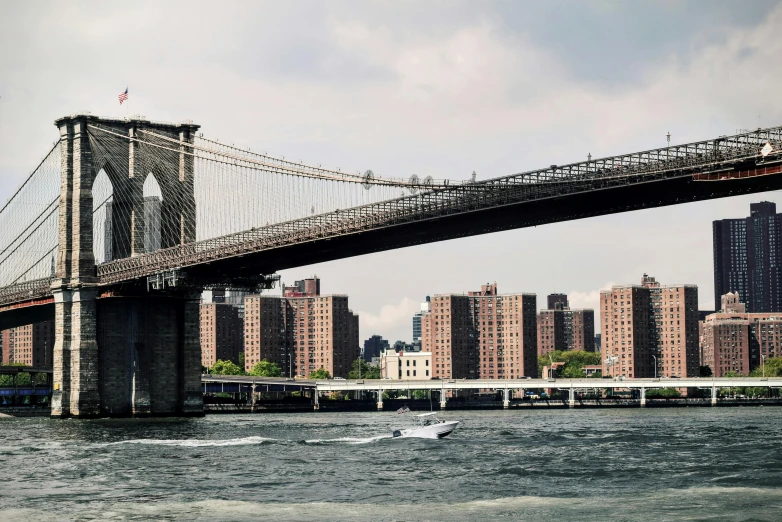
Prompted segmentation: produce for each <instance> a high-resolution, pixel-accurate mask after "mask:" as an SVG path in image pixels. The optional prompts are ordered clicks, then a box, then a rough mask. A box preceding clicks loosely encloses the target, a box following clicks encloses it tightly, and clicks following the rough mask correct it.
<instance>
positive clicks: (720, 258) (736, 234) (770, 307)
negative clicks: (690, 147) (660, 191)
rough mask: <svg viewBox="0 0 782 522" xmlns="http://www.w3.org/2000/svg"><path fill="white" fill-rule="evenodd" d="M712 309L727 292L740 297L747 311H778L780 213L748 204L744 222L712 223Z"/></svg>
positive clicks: (781, 306)
mask: <svg viewBox="0 0 782 522" xmlns="http://www.w3.org/2000/svg"><path fill="white" fill-rule="evenodd" d="M712 230H713V241H714V245H713V246H714V309H715V310H719V309H720V297H721V296H722V295H724V294H727V293H729V292H734V293H738V294H739V296H742V297H744V299H745V301H744V302H745V303H746V304H747V311H748V312H750V313H759V312H782V281H781V280H780V268H779V267H780V264H781V263H782V245H780V241H782V214H777V213H776V204H774V203H771V202H769V201H762V202H759V203H752V204H751V205H750V215H749V217H747V218H744V219H722V220H719V221H714V222H713V224H712Z"/></svg>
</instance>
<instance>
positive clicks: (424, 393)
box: [410, 390, 431, 399]
mask: <svg viewBox="0 0 782 522" xmlns="http://www.w3.org/2000/svg"><path fill="white" fill-rule="evenodd" d="M430 393H431V390H413V391H412V392H410V395H412V396H413V399H428V398H429V394H430Z"/></svg>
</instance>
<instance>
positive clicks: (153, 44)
mask: <svg viewBox="0 0 782 522" xmlns="http://www.w3.org/2000/svg"><path fill="white" fill-rule="evenodd" d="M0 12H2V16H0V44H2V45H0V180H2V181H0V199H2V200H5V199H7V198H8V197H9V196H10V195H11V194H12V192H13V191H14V190H15V189H16V188H17V187H18V185H19V184H20V183H21V181H22V180H23V179H24V177H26V176H27V175H28V174H29V172H30V171H31V169H32V168H34V166H35V165H36V164H37V162H38V161H39V160H40V159H41V157H42V156H43V155H44V154H45V153H46V151H47V150H48V148H49V147H50V146H51V144H52V143H53V142H54V141H55V140H56V138H57V135H56V131H55V128H54V126H53V125H52V122H53V121H54V119H55V118H57V117H59V116H63V115H66V114H71V113H74V112H78V111H83V110H88V111H91V112H92V113H93V114H99V115H105V116H123V115H124V109H123V108H120V106H119V105H118V103H117V95H118V94H119V92H120V91H122V90H124V88H125V87H126V86H128V87H129V89H130V93H131V102H132V108H131V110H132V111H133V112H134V113H140V114H143V115H145V116H147V117H148V118H151V119H155V120H171V121H181V120H184V119H192V120H193V121H195V122H197V123H199V124H201V125H202V130H203V131H204V134H206V135H209V136H214V137H219V138H222V139H225V140H229V141H233V142H235V143H236V144H237V145H242V146H250V147H253V149H255V150H258V149H263V150H267V151H269V152H270V153H275V154H277V155H284V156H286V157H296V158H300V159H301V160H303V161H304V162H305V163H321V164H323V165H329V166H333V167H341V168H343V169H348V170H353V171H355V170H362V171H363V170H365V169H367V168H371V169H372V170H374V171H376V172H382V173H385V174H387V175H393V176H401V177H408V176H409V175H410V174H412V173H417V174H418V175H432V176H433V177H435V178H452V179H463V178H467V177H469V175H470V173H471V172H472V171H476V172H477V174H478V177H479V178H488V177H495V176H500V175H504V174H510V173H515V172H520V171H524V170H532V169H535V168H540V167H545V166H547V165H550V164H552V163H556V164H564V163H568V162H572V161H579V160H583V159H586V156H587V154H589V153H591V154H592V156H593V157H600V156H609V155H614V154H620V153H627V152H633V151H637V150H645V149H649V148H653V147H658V146H664V145H665V135H666V133H667V132H670V133H671V135H672V142H674V143H679V142H687V141H693V140H698V139H707V138H712V137H716V136H718V135H721V134H729V133H733V132H735V131H736V130H737V129H748V128H755V127H758V126H774V125H782V107H780V104H779V92H780V88H781V87H780V86H781V85H782V69H780V67H779V56H780V55H782V33H781V32H780V31H779V28H780V27H782V4H781V3H780V2H778V1H767V0H752V1H746V2H736V1H721V0H703V1H684V2H673V1H656V2H626V1H616V2H609V1H593V2H575V1H553V0H547V1H538V2H524V1H520V0H518V1H506V2H488V1H486V2H476V1H469V2H468V1H464V2H461V1H457V0H447V1H430V2H368V1H351V2H340V1H330V2H315V1H311V2H295V1H293V2H214V1H207V2H195V1H189V2H174V1H169V2H145V1H134V2H124V3H116V2H112V3H105V2H101V3H98V2H94V3H93V2H68V3H64V2H51V3H46V2H14V3H12V2H4V3H3V4H2V5H0ZM761 199H768V200H771V201H775V202H777V203H779V204H781V205H782V197H780V194H778V193H768V194H760V195H757V196H753V197H738V198H732V199H724V200H718V201H712V202H703V203H696V204H689V205H684V206H677V207H669V208H662V209H655V210H645V211H639V212H635V213H630V214H621V215H614V216H605V217H600V218H593V219H587V220H582V221H577V222H570V223H561V224H554V225H547V226H543V227H537V228H532V229H522V230H516V231H510V232H503V233H497V234H490V235H485V236H480V237H474V238H468V239H459V240H454V241H447V242H442V243H436V244H431V245H424V246H419V247H413V248H407V249H403V250H397V251H393V252H385V253H379V254H374V255H367V256H361V257H357V258H352V259H345V260H341V261H336V262H332V263H325V264H321V265H317V266H308V267H302V268H300V269H296V270H286V271H285V272H284V273H283V274H282V277H283V279H284V280H285V281H293V280H294V279H300V278H303V277H307V276H310V275H312V274H317V275H319V276H320V277H321V279H322V289H323V291H324V292H327V293H344V294H348V295H349V296H350V303H351V306H352V308H353V309H354V310H355V311H357V312H359V313H360V314H361V336H362V339H364V338H366V337H368V336H370V335H372V334H374V333H377V334H381V335H383V336H385V337H386V338H389V339H390V340H391V341H394V340H396V339H403V340H406V341H410V338H411V335H412V334H411V332H410V322H411V315H412V314H413V313H414V312H415V311H416V310H417V309H418V306H419V305H418V303H419V302H420V301H422V300H423V299H424V298H425V296H426V295H430V294H435V293H450V292H465V291H468V290H472V289H476V288H479V287H480V285H481V284H482V283H486V282H494V281H496V282H497V283H498V284H499V288H500V292H503V293H510V292H535V293H537V294H538V305H539V306H540V305H541V304H542V303H543V302H544V300H545V295H546V294H548V293H551V292H554V291H556V292H564V293H568V294H569V295H570V299H571V305H572V306H578V307H582V306H588V307H596V306H597V303H598V293H599V291H600V289H602V288H606V287H609V286H610V285H612V284H627V283H637V282H639V280H640V277H641V275H642V274H643V273H644V272H647V273H649V274H652V275H655V276H657V277H658V279H659V280H661V281H662V282H663V283H694V284H697V285H698V287H699V295H700V304H701V307H702V308H703V309H709V308H711V307H712V303H713V281H712V278H713V274H712V261H711V221H712V220H714V219H720V218H726V217H742V216H745V215H746V214H747V213H748V210H749V203H750V202H751V201H758V200H761Z"/></svg>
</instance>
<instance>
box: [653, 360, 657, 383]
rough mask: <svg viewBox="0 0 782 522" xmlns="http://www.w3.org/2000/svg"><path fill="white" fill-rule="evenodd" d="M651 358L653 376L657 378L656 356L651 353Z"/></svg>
mask: <svg viewBox="0 0 782 522" xmlns="http://www.w3.org/2000/svg"><path fill="white" fill-rule="evenodd" d="M652 359H654V378H655V379H656V378H657V356H656V355H652Z"/></svg>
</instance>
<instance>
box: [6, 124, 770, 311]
mask: <svg viewBox="0 0 782 522" xmlns="http://www.w3.org/2000/svg"><path fill="white" fill-rule="evenodd" d="M89 137H90V144H91V148H92V150H93V154H94V156H95V164H96V165H99V166H102V168H106V169H110V168H111V165H112V161H113V160H112V157H110V155H111V154H116V151H118V150H119V151H122V150H125V151H128V152H127V154H130V153H131V152H130V151H131V150H133V151H134V154H135V155H134V161H135V162H136V164H137V166H138V168H139V169H140V171H142V172H144V173H146V172H148V173H149V174H151V176H149V178H154V177H155V169H161V168H171V167H167V166H166V165H165V163H164V162H161V161H160V158H161V155H165V154H171V153H177V154H181V155H188V156H190V157H192V158H193V162H194V175H195V197H194V198H186V197H181V198H179V199H175V200H174V201H168V204H169V206H172V205H173V206H174V207H178V208H179V209H180V210H183V211H192V212H194V213H195V215H196V230H197V234H196V241H194V242H191V243H188V244H183V245H178V246H174V247H170V248H155V243H154V241H151V242H150V247H149V251H148V252H147V253H144V254H142V255H136V256H134V257H126V258H121V259H112V258H111V253H110V252H109V249H108V248H107V247H106V245H107V244H108V243H107V240H106V238H105V237H104V238H103V239H102V241H101V240H100V238H98V239H99V240H98V241H96V245H95V257H96V259H97V260H98V261H102V262H100V264H98V266H97V276H98V278H99V282H100V284H101V285H103V286H110V285H116V284H120V283H124V282H128V281H137V280H142V279H144V278H155V277H157V278H158V279H160V277H161V274H165V273H167V272H171V271H178V270H187V269H188V268H189V267H197V266H202V265H204V264H209V263H212V262H215V261H218V260H225V259H230V258H238V257H242V256H246V255H248V254H257V253H258V252H263V251H271V250H274V249H281V248H285V247H290V246H293V245H300V244H305V243H309V242H315V241H319V240H324V239H334V238H339V237H344V236H348V235H356V234H362V233H365V232H368V231H378V230H383V229H393V228H394V227H400V226H402V225H410V224H415V223H422V222H427V221H432V220H437V219H442V218H447V217H449V216H457V215H467V214H470V213H476V212H482V211H486V210H488V209H498V208H502V207H507V206H513V205H518V204H520V203H531V202H544V201H547V200H557V199H560V198H565V197H568V196H573V195H578V194H589V193H600V192H601V191H607V190H612V189H617V188H622V187H632V186H639V187H643V186H645V185H651V184H654V183H657V182H660V181H666V180H676V179H690V180H696V181H719V180H725V179H727V180H731V179H740V178H750V177H757V176H766V175H775V174H778V173H780V172H781V171H782V156H780V151H782V127H772V128H767V129H757V130H755V131H751V132H745V133H742V134H737V135H733V136H721V137H719V138H716V139H712V140H706V141H699V142H695V143H688V144H684V145H673V146H670V147H665V148H659V149H653V150H649V151H644V152H638V153H633V154H624V155H619V156H612V157H608V158H600V159H594V160H593V159H591V158H590V159H589V160H588V161H585V162H579V163H573V164H569V165H562V166H559V165H551V166H550V167H548V168H544V169H539V170H534V171H530V172H523V173H520V174H514V175H510V176H503V177H498V178H493V179H488V180H476V179H474V178H473V179H471V180H467V181H449V180H434V179H431V178H429V177H426V178H423V179H419V178H418V177H417V176H413V177H410V178H408V179H404V178H392V177H381V176H377V175H375V174H374V173H373V172H371V171H365V172H364V173H361V172H356V173H346V172H342V171H340V170H334V169H326V168H323V167H320V166H310V165H304V164H302V163H296V162H292V161H290V160H285V159H284V158H275V157H272V156H269V155H267V154H260V153H257V152H252V151H250V150H243V149H240V148H238V147H234V146H233V145H227V144H222V143H219V142H217V141H216V140H212V139H208V138H203V137H202V136H199V137H198V138H197V139H196V140H195V141H194V142H193V143H186V142H180V141H178V140H173V139H171V138H170V137H166V136H162V135H159V134H156V133H154V132H150V131H143V130H142V131H140V132H139V133H138V134H137V135H135V136H125V135H121V134H118V133H116V132H113V131H111V130H110V129H108V128H105V127H102V126H101V125H99V124H91V125H90V126H89ZM118 145H121V146H118ZM764 147H765V148H764ZM60 148H61V147H60V146H59V143H57V144H55V146H54V147H53V148H52V150H51V151H50V152H49V153H48V154H47V156H46V157H45V158H44V160H43V161H42V162H41V164H40V165H39V166H38V168H37V169H36V170H35V171H34V172H33V173H32V174H31V175H30V177H29V178H28V179H27V181H26V182H25V183H24V185H23V186H22V187H21V188H20V189H19V191H17V192H16V193H15V194H14V196H13V197H12V198H11V200H9V202H8V203H7V204H6V205H5V207H3V209H2V210H0V304H5V303H13V302H19V301H22V300H29V299H35V298H39V297H43V296H46V295H50V291H49V285H50V284H51V280H52V277H53V273H52V272H53V268H52V267H53V264H54V259H55V258H56V255H57V251H58V247H59V238H58V233H57V213H58V212H57V211H58V210H59V193H60V186H59V183H60V174H59V168H60V162H61V157H60V155H61V151H60ZM116 159H117V158H114V160H116ZM119 159H120V160H123V161H126V162H127V161H128V159H129V158H128V157H125V158H119ZM119 163H121V162H119ZM96 168H97V167H96ZM99 178H100V176H99ZM105 179H108V176H105V177H104V181H101V183H105ZM148 181H149V185H150V186H151V190H150V193H149V195H147V183H145V187H144V189H145V200H146V199H147V198H151V199H152V200H154V198H156V197H157V198H161V197H162V194H163V192H165V187H163V191H161V189H160V187H155V183H154V182H153V181H154V180H152V181H150V179H148ZM97 184H98V181H97V180H96V185H97ZM98 188H100V187H94V188H93V192H94V193H96V194H99V197H95V198H94V200H93V218H94V219H93V229H94V230H95V231H96V236H99V235H100V231H102V230H103V231H107V230H109V228H110V227H109V226H107V221H108V220H110V219H111V217H110V213H109V212H108V210H107V209H109V208H110V207H111V206H112V204H113V203H115V202H116V201H117V200H118V199H120V200H121V199H122V197H123V196H125V194H122V193H121V191H122V190H123V189H122V187H111V186H110V184H109V185H108V186H106V187H104V188H103V189H102V191H101V190H97V189H98ZM574 217H577V216H574ZM149 221H150V222H152V223H154V219H150V220H149ZM158 226H160V225H158ZM169 232H173V231H166V230H157V231H152V232H151V233H157V234H161V235H164V234H166V233H169ZM145 233H149V231H147V232H145ZM123 241H127V242H129V241H130V238H129V237H127V238H126V237H114V238H111V242H112V244H113V245H114V246H116V245H117V244H119V243H121V242H123ZM98 243H101V244H98Z"/></svg>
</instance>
